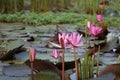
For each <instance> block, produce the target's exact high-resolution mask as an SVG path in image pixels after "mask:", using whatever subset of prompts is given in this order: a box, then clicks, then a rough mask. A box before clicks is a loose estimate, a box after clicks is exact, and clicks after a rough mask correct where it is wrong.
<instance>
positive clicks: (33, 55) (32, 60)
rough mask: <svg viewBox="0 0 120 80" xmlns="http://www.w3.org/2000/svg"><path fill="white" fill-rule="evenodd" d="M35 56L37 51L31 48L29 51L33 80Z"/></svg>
mask: <svg viewBox="0 0 120 80" xmlns="http://www.w3.org/2000/svg"><path fill="white" fill-rule="evenodd" d="M35 55H36V52H35V49H34V48H30V49H29V60H30V65H31V79H32V80H34V74H33V70H34V69H33V65H34V60H35Z"/></svg>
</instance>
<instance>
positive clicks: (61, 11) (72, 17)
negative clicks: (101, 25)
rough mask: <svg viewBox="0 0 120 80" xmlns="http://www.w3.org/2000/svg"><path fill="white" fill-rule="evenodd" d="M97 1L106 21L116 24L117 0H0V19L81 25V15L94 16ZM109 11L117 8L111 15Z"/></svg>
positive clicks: (86, 17)
mask: <svg viewBox="0 0 120 80" xmlns="http://www.w3.org/2000/svg"><path fill="white" fill-rule="evenodd" d="M101 3H103V4H105V9H106V10H107V11H106V13H104V16H106V18H105V20H106V24H107V25H111V26H119V25H120V19H119V18H118V17H115V16H116V15H117V14H118V13H120V0H0V22H23V23H28V24H36V25H43V24H60V23H69V24H70V23H71V24H79V25H84V21H85V19H91V20H95V14H96V13H97V11H98V9H99V4H101ZM111 11H117V12H114V14H115V16H114V15H113V14H111V13H110V12H111ZM24 13H28V14H24ZM108 15H110V16H111V15H113V16H112V17H109V16H108Z"/></svg>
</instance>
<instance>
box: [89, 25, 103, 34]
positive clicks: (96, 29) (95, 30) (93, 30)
mask: <svg viewBox="0 0 120 80" xmlns="http://www.w3.org/2000/svg"><path fill="white" fill-rule="evenodd" d="M101 31H102V28H101V27H98V26H91V27H90V33H91V34H92V35H93V36H97V35H98V34H100V33H101Z"/></svg>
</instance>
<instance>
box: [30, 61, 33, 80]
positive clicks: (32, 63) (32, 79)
mask: <svg viewBox="0 0 120 80" xmlns="http://www.w3.org/2000/svg"><path fill="white" fill-rule="evenodd" d="M30 63H31V80H34V74H33V62H30Z"/></svg>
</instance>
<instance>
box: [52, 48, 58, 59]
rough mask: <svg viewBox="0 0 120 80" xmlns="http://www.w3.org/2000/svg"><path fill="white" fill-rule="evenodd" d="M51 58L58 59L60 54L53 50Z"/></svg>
mask: <svg viewBox="0 0 120 80" xmlns="http://www.w3.org/2000/svg"><path fill="white" fill-rule="evenodd" d="M51 56H52V57H53V58H55V59H58V58H59V56H60V52H59V51H57V50H56V49H53V50H52V54H51Z"/></svg>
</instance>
